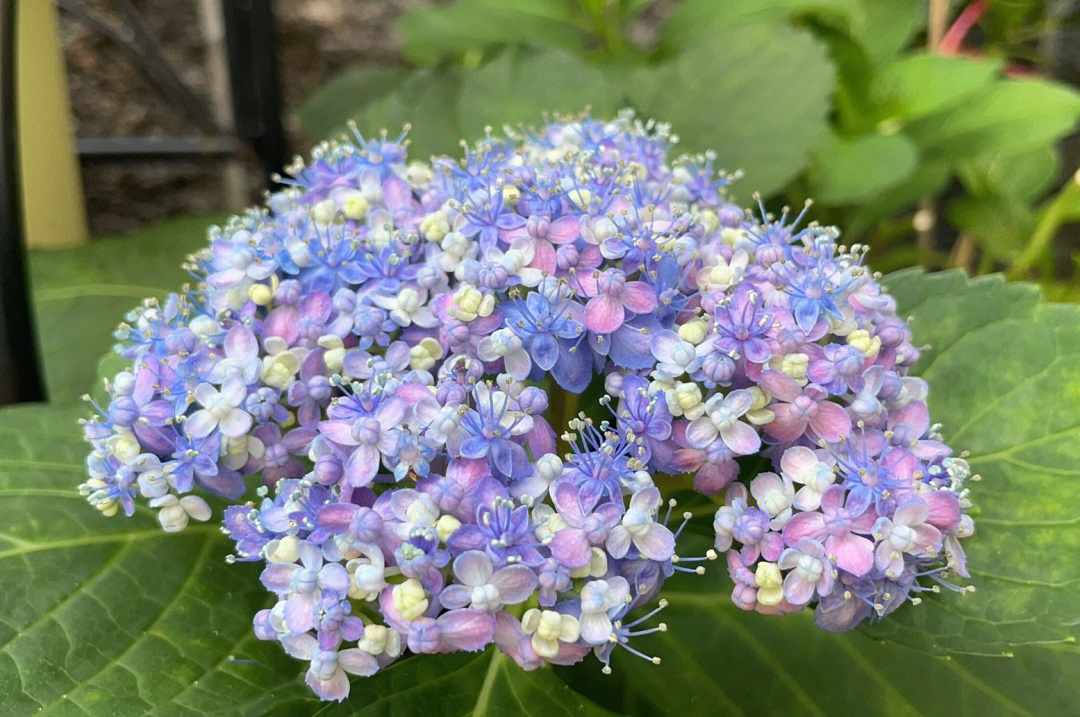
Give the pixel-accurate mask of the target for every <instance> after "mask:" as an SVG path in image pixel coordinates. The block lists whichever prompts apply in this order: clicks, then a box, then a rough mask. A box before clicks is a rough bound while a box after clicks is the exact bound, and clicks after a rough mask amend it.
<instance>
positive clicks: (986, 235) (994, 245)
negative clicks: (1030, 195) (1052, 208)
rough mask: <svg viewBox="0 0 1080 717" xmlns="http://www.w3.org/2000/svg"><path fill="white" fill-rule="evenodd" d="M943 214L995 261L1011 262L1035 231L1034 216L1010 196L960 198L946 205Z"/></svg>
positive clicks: (984, 195)
mask: <svg viewBox="0 0 1080 717" xmlns="http://www.w3.org/2000/svg"><path fill="white" fill-rule="evenodd" d="M946 212H947V215H948V217H949V221H950V222H951V223H952V224H953V225H954V226H955V227H956V228H957V229H959V230H960V231H961V232H962V233H964V234H965V235H966V236H968V237H969V238H971V239H972V240H974V241H975V243H976V244H978V245H979V246H980V247H981V248H982V249H983V250H984V251H986V252H987V253H988V254H989V256H990V257H991V258H992V259H996V260H998V261H1011V260H1012V259H1014V258H1015V257H1016V255H1017V253H1019V251H1020V249H1022V248H1023V246H1024V243H1025V242H1026V241H1027V238H1028V237H1029V236H1031V232H1032V230H1033V229H1034V228H1035V214H1034V213H1033V212H1032V211H1031V209H1030V208H1029V207H1028V206H1027V205H1026V204H1024V203H1023V202H1021V201H1018V200H1017V199H1015V198H1013V197H1010V196H1001V195H997V194H989V195H988V194H983V195H972V196H967V197H961V198H959V199H955V200H953V201H951V202H949V204H948V207H947V210H946Z"/></svg>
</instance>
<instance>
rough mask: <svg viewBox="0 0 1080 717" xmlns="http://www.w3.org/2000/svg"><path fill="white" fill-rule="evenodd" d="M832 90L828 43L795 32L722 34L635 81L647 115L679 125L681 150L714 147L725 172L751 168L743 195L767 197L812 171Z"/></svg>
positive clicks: (768, 28)
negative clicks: (812, 157)
mask: <svg viewBox="0 0 1080 717" xmlns="http://www.w3.org/2000/svg"><path fill="white" fill-rule="evenodd" d="M832 87H833V73H832V66H831V65H830V64H829V61H828V58H827V57H826V53H825V48H824V46H823V45H822V44H821V43H819V42H818V41H817V40H815V39H814V38H813V36H812V35H810V34H809V33H808V32H805V31H803V30H796V29H794V28H791V27H789V26H787V25H746V26H741V27H736V28H724V29H722V30H719V31H717V32H716V33H715V34H714V36H713V38H712V40H711V41H710V42H709V43H707V44H702V45H697V46H694V47H692V48H690V49H688V50H686V51H685V52H683V53H681V54H680V55H678V56H677V57H676V58H675V59H673V60H671V61H669V62H667V63H665V64H663V65H661V66H659V67H658V68H650V69H646V70H641V71H639V72H638V73H636V74H634V75H633V76H632V77H631V78H630V81H629V82H628V92H629V94H630V97H631V99H632V101H633V102H634V103H635V104H636V105H637V106H638V107H639V108H640V109H641V110H642V112H643V113H644V114H645V115H647V116H651V117H656V118H658V119H662V120H663V121H665V122H671V125H672V127H673V128H674V129H675V130H676V132H677V133H678V135H679V136H680V137H681V138H682V143H681V144H680V149H682V150H684V151H692V152H700V151H705V150H706V149H712V150H714V151H715V152H716V156H717V161H716V163H717V166H719V167H724V168H726V169H729V170H735V169H740V168H741V169H743V170H744V172H745V175H746V176H745V178H744V179H743V180H741V181H740V182H739V184H738V189H739V190H740V191H743V192H746V194H749V193H750V192H752V191H760V192H761V193H762V194H764V195H769V194H772V193H773V192H775V191H776V190H777V189H779V188H780V187H782V186H783V185H784V184H785V183H786V182H787V181H788V180H790V179H791V178H792V177H794V176H795V175H796V174H798V173H799V172H800V171H801V170H802V169H803V168H805V167H806V164H807V161H808V159H809V155H810V150H811V149H812V148H813V147H814V145H815V144H816V143H817V142H818V141H819V140H820V139H821V137H822V136H823V135H824V133H825V131H826V113H827V111H828V107H829V95H830V93H831V92H832Z"/></svg>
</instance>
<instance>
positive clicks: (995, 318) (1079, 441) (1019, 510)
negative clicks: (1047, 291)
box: [874, 273, 1080, 654]
mask: <svg viewBox="0 0 1080 717" xmlns="http://www.w3.org/2000/svg"><path fill="white" fill-rule="evenodd" d="M890 284H891V286H892V289H893V291H894V292H895V293H896V295H897V296H898V298H899V299H900V307H901V310H902V311H903V312H905V313H910V314H911V315H912V316H913V317H914V321H913V323H912V329H913V331H914V334H915V337H916V339H917V340H918V341H920V342H922V341H927V342H928V343H929V344H930V346H931V348H930V349H928V350H927V351H926V352H925V354H924V356H923V358H922V360H921V362H920V364H919V366H918V373H919V374H920V375H922V376H923V377H924V378H925V379H926V380H927V381H928V382H929V384H930V387H931V391H930V411H931V415H932V416H933V417H934V420H935V421H941V422H942V423H944V431H943V435H944V437H945V439H946V441H948V442H949V443H950V444H951V445H953V446H955V447H956V448H957V449H966V450H968V451H970V453H971V456H970V458H969V460H970V462H971V466H972V469H973V470H975V471H977V472H978V473H980V474H981V475H982V477H983V480H982V482H981V483H977V484H975V485H974V486H973V488H972V491H971V493H972V500H973V501H974V503H975V505H976V508H977V510H978V513H977V516H976V535H975V536H974V537H973V538H971V539H970V540H969V541H967V545H968V546H969V547H968V553H969V563H970V566H971V572H972V575H973V580H972V584H973V585H974V586H975V588H976V590H975V592H974V593H973V594H971V595H967V596H964V597H962V598H960V597H957V596H953V595H945V596H941V597H936V596H935V597H933V598H932V599H928V600H927V601H926V604H925V605H924V606H921V607H919V608H916V609H911V610H903V611H900V612H899V613H898V614H896V615H895V616H894V618H893V619H889V620H885V621H882V622H881V623H878V624H877V626H876V627H875V628H874V632H875V634H877V635H881V636H889V637H892V638H895V639H899V640H902V641H905V642H908V643H910V644H913V645H916V646H918V647H920V648H923V649H926V650H932V651H963V652H973V653H997V654H1001V653H1007V652H1009V651H1011V650H1012V649H1013V647H1014V646H1016V645H1025V644H1055V645H1059V646H1060V647H1061V649H1062V650H1064V651H1067V652H1070V653H1076V652H1077V647H1076V640H1077V638H1078V637H1080V594H1078V593H1077V591H1076V586H1077V585H1078V584H1080V562H1077V561H1076V560H1074V559H1072V558H1071V557H1070V556H1071V555H1073V554H1074V553H1075V552H1076V551H1077V550H1078V549H1080V518H1078V517H1077V506H1078V505H1080V309H1078V308H1077V307H1075V306H1066V305H1055V304H1042V303H1038V294H1037V291H1036V290H1035V289H1033V288H1031V287H1029V286H1026V285H1016V284H1011V285H1005V284H1003V283H1002V282H1001V280H1000V278H999V277H993V278H986V279H980V280H976V281H974V282H970V283H969V282H966V281H965V280H964V279H963V277H962V276H960V275H959V274H956V273H952V274H945V275H938V276H933V277H922V276H918V275H916V274H914V273H906V274H903V275H898V276H894V277H892V279H891V281H890Z"/></svg>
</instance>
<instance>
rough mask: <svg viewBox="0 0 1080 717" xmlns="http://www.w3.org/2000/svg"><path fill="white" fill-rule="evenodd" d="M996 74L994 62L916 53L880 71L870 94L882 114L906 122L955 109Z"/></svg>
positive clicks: (996, 68)
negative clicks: (882, 109) (881, 109)
mask: <svg viewBox="0 0 1080 717" xmlns="http://www.w3.org/2000/svg"><path fill="white" fill-rule="evenodd" d="M1000 71H1001V63H1000V62H997V61H991V60H983V61H978V62H976V61H973V60H968V59H966V58H962V57H946V56H944V55H937V54H927V53H925V52H917V53H911V54H908V55H906V56H904V57H902V58H900V59H898V60H896V61H895V62H892V63H890V64H888V65H886V66H885V67H883V68H882V69H881V71H880V73H879V74H878V76H877V78H876V80H875V83H874V87H873V90H872V91H873V94H874V98H875V100H876V101H877V102H878V103H880V104H881V105H883V106H884V108H885V111H886V112H888V113H890V114H892V115H894V116H895V117H897V118H899V119H901V120H904V121H908V120H913V119H918V118H920V117H925V116H926V115H929V114H933V113H934V112H940V111H941V110H944V109H947V108H949V107H954V106H956V105H959V104H960V103H961V102H964V100H965V99H966V98H968V97H970V96H971V95H972V94H974V93H976V92H979V91H980V90H985V89H987V88H988V87H989V86H990V84H991V83H993V82H994V78H995V77H997V75H998V73H999V72H1000ZM961 111H962V110H961Z"/></svg>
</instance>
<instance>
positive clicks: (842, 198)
mask: <svg viewBox="0 0 1080 717" xmlns="http://www.w3.org/2000/svg"><path fill="white" fill-rule="evenodd" d="M918 160H919V155H918V150H917V149H916V148H915V145H914V144H912V143H911V142H910V141H909V140H908V139H907V138H906V137H904V136H903V135H899V134H894V135H883V134H867V135H863V136H861V137H855V138H854V139H843V138H840V137H837V136H836V135H833V134H827V135H825V138H824V139H823V141H822V142H820V143H819V144H818V146H817V148H816V149H815V150H814V157H813V163H812V165H811V167H810V177H809V180H810V187H811V189H812V193H813V197H814V199H815V200H817V201H820V202H822V203H824V204H850V203H853V202H858V201H861V200H864V199H867V198H869V197H872V196H874V195H875V194H878V193H879V192H881V191H883V190H885V189H888V188H889V187H893V186H896V185H897V184H899V183H900V182H902V181H904V180H905V179H907V178H908V177H910V176H911V174H912V172H913V171H914V170H915V166H916V164H917V163H918Z"/></svg>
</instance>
